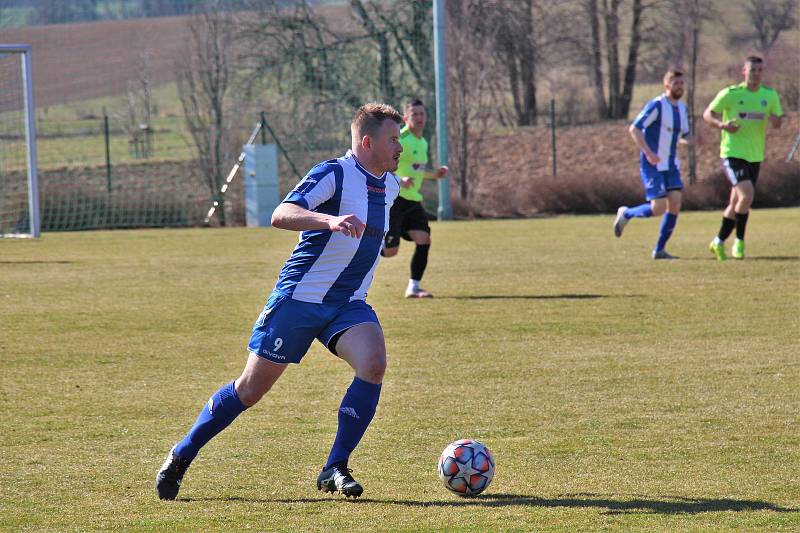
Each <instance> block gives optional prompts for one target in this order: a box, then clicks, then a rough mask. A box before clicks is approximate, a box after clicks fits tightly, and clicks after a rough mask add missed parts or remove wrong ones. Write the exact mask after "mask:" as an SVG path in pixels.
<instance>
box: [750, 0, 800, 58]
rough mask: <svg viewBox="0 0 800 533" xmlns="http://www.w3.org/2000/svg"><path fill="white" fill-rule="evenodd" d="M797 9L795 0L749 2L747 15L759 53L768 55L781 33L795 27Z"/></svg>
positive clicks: (757, 0)
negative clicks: (751, 24)
mask: <svg viewBox="0 0 800 533" xmlns="http://www.w3.org/2000/svg"><path fill="white" fill-rule="evenodd" d="M797 7H798V2H797V0H770V1H769V2H765V1H764V0H750V4H749V5H748V6H747V8H746V9H747V14H748V15H750V20H751V21H752V22H753V28H754V30H755V40H756V47H757V48H758V50H759V51H760V52H761V53H763V54H768V53H769V51H770V50H771V49H772V47H773V45H774V44H775V41H777V40H778V37H780V35H781V33H782V32H784V31H785V30H789V29H792V28H794V27H795V26H797Z"/></svg>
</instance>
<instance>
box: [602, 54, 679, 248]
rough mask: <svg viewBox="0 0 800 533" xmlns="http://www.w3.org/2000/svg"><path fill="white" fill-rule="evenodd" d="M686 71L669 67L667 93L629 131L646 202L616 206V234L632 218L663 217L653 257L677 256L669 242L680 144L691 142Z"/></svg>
mask: <svg viewBox="0 0 800 533" xmlns="http://www.w3.org/2000/svg"><path fill="white" fill-rule="evenodd" d="M683 83H684V82H683V72H681V71H680V70H678V69H670V70H668V71H667V73H666V74H664V93H663V94H661V95H660V96H658V97H656V98H653V99H652V100H650V101H649V102H647V104H646V105H645V106H644V108H643V109H642V111H641V112H640V113H639V114H638V115H637V116H636V119H635V120H634V121H633V124H631V126H630V128H628V130H629V131H630V134H631V137H633V140H634V142H636V145H637V146H638V147H639V150H640V154H639V173H640V175H641V178H642V183H643V184H644V188H645V199H646V200H647V202H646V203H643V204H641V205H638V206H636V207H626V206H622V207H620V208H619V209H617V217H616V219H615V220H614V235H616V236H617V237H621V236H622V230H623V229H624V228H625V225H626V224H627V223H628V222H629V221H630V220H631V219H632V218H649V217H652V216H661V215H662V214H663V215H664V217H663V218H662V219H661V230H660V231H659V234H658V241H656V246H655V248H654V249H653V253H652V256H653V259H676V257H675V256H673V255H670V254H669V253H667V251H666V249H665V247H666V244H667V241H668V240H669V238H670V236H671V235H672V232H673V230H674V229H675V224H676V223H677V221H678V213H679V212H680V210H681V191H682V190H683V182H682V181H681V173H680V164H679V162H678V143H685V142H689V138H690V135H689V118H688V113H687V112H686V106H685V105H684V104H683V102H681V101H680V99H681V97H682V96H683Z"/></svg>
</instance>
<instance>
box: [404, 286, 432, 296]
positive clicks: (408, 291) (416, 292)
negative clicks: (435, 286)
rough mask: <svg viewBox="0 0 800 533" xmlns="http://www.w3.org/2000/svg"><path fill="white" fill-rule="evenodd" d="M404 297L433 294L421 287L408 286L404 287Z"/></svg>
mask: <svg viewBox="0 0 800 533" xmlns="http://www.w3.org/2000/svg"><path fill="white" fill-rule="evenodd" d="M406 298H433V294H431V293H429V292H428V291H426V290H425V289H423V288H421V287H417V288H416V289H412V288H410V287H409V288H408V289H406Z"/></svg>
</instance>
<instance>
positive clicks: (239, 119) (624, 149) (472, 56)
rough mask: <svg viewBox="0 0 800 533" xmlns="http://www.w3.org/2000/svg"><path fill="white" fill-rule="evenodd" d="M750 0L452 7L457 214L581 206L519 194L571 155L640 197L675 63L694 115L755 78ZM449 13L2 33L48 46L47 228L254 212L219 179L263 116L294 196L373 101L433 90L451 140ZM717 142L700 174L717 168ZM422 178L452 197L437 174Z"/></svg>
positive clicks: (780, 42)
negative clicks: (642, 148) (668, 26)
mask: <svg viewBox="0 0 800 533" xmlns="http://www.w3.org/2000/svg"><path fill="white" fill-rule="evenodd" d="M167 3H168V2H167ZM735 3H736V6H738V7H735V6H734V7H730V9H729V10H728V11H727V12H726V13H724V14H721V13H719V12H715V11H713V10H707V11H703V12H696V10H697V4H698V3H697V2H692V1H691V0H667V1H665V2H660V3H643V2H641V1H640V0H623V1H621V2H612V3H611V4H608V5H607V4H606V3H603V2H595V1H592V0H567V1H564V2H542V1H538V0H493V1H489V0H463V1H459V2H455V1H452V0H451V1H449V2H447V12H446V16H447V19H446V20H447V24H446V34H445V35H444V37H446V43H447V57H448V67H447V77H448V80H447V88H448V106H447V107H448V139H449V143H448V144H449V158H448V159H449V160H448V161H447V162H436V163H437V164H439V163H441V164H444V163H447V164H448V165H449V166H450V168H451V173H450V180H451V191H452V194H453V197H454V200H455V207H456V211H457V213H459V214H470V213H471V214H478V215H480V214H501V215H503V214H505V215H514V214H528V213H530V212H535V211H547V210H551V211H569V210H570V206H569V205H570V203H569V202H565V201H564V200H563V199H560V200H559V202H558V206H556V205H553V206H551V207H550V208H548V206H547V205H541V203H540V202H539V203H537V202H533V201H532V200H531V198H532V195H531V194H530V193H529V192H526V193H525V194H517V193H515V190H517V189H515V188H520V187H522V188H525V190H526V191H528V190H530V189H533V190H536V189H537V188H538V189H539V190H542V187H541V186H540V185H538V184H540V183H547V184H548V185H547V189H548V190H550V189H552V183H551V182H552V180H553V169H554V167H557V178H556V179H558V180H559V182H561V183H564V184H565V185H564V187H563V190H572V189H574V188H576V187H577V185H575V184H574V183H573V184H569V183H568V181H569V180H584V181H585V182H586V183H585V186H586V187H594V186H605V187H608V186H609V184H610V183H611V182H612V180H613V179H624V180H629V181H630V183H631V184H632V185H631V187H630V188H631V190H632V191H634V192H635V191H636V188H637V187H638V181H637V179H638V178H637V164H636V151H635V147H634V145H633V143H632V141H631V140H630V139H629V138H628V137H627V132H626V131H625V128H626V126H625V121H626V119H627V117H628V116H632V115H633V114H635V113H636V112H638V110H639V108H640V107H641V105H642V104H643V103H644V102H645V101H646V100H647V99H649V98H652V97H653V96H655V95H657V94H658V93H659V92H660V91H661V90H662V89H661V86H660V83H659V79H660V75H661V73H662V72H663V70H664V69H665V68H666V67H668V66H670V65H673V64H676V63H678V64H683V65H686V66H687V67H689V66H690V65H691V64H692V59H691V58H692V57H693V53H692V52H696V53H695V54H694V56H696V57H697V61H696V63H695V64H694V66H695V67H696V69H697V72H698V73H699V74H698V76H697V80H693V81H696V85H693V86H692V90H693V92H694V94H695V100H696V101H697V104H696V107H697V109H695V113H696V114H698V115H699V114H700V113H701V112H702V108H703V107H704V106H705V105H706V103H707V102H708V101H710V99H711V98H712V97H713V95H714V94H715V92H716V91H717V90H719V89H721V88H722V87H723V86H724V85H726V84H729V83H735V82H737V81H738V75H737V73H736V65H737V64H738V62H739V61H740V59H741V57H743V56H744V55H745V54H744V51H745V50H749V49H750V48H752V46H751V44H752V43H753V42H757V39H756V38H755V37H752V39H751V40H750V41H746V42H745V41H741V40H742V39H746V38H747V36H743V35H741V34H736V35H734V31H733V30H730V29H729V28H728V26H730V25H731V24H730V22H731V21H730V20H729V19H725V18H724V17H723V15H725V16H728V17H730V16H735V17H736V22H737V23H738V26H737V27H739V28H741V27H749V26H747V24H746V23H747V21H748V19H747V12H746V10H745V7H746V5H745V4H746V3H747V0H741V1H740V2H735ZM432 8H433V2H432V1H431V0H402V1H401V0H388V1H383V2H377V1H369V0H352V1H349V2H311V1H306V2H303V1H300V0H295V1H277V0H276V1H270V0H260V1H249V2H233V3H230V2H228V3H220V2H214V1H209V2H197V3H195V5H194V8H193V9H194V14H193V15H191V16H182V17H163V18H149V19H131V20H119V21H102V22H92V23H75V24H69V25H58V26H36V27H26V28H14V29H4V30H3V37H2V40H4V41H18V42H27V43H30V44H32V45H33V50H34V83H35V93H36V97H37V107H38V111H37V124H38V130H39V135H38V147H39V167H40V180H41V189H42V213H43V229H44V230H45V231H47V230H65V229H85V228H100V227H121V226H124V227H131V226H151V225H199V224H202V223H203V218H204V214H205V213H206V212H207V209H208V207H209V206H210V205H211V203H212V202H214V201H219V202H220V203H221V204H223V208H222V209H219V210H218V211H217V213H218V215H215V217H214V219H213V220H212V223H213V224H241V223H243V220H244V215H243V207H242V196H243V195H242V190H241V180H240V179H237V180H235V181H234V183H233V186H232V187H231V188H230V189H229V190H228V192H227V193H226V194H225V195H224V197H222V196H220V195H219V194H218V193H217V191H219V189H220V185H221V184H222V180H224V178H225V176H226V175H227V173H228V171H229V169H230V168H231V166H232V165H233V164H234V163H235V161H236V156H237V155H238V154H239V152H240V150H241V143H242V142H244V140H245V139H246V137H247V135H248V134H249V132H250V131H251V130H252V128H253V125H254V124H255V123H257V122H258V121H259V117H260V113H261V112H264V114H265V117H266V121H267V124H268V125H269V127H270V130H271V133H270V135H268V136H267V141H268V142H275V141H277V142H278V143H279V144H280V145H281V147H282V151H281V157H280V169H279V175H280V180H281V189H282V192H285V191H287V190H288V189H289V188H290V187H291V186H292V185H293V184H294V183H295V182H296V181H297V179H298V178H299V175H300V174H302V173H304V172H305V171H306V170H307V169H308V168H309V167H310V166H312V165H313V164H314V163H316V162H318V161H321V160H324V159H328V158H331V157H335V156H337V155H340V154H341V153H343V152H344V151H345V150H346V148H347V147H348V146H349V144H350V140H349V121H350V118H351V116H352V113H353V111H354V110H355V108H356V107H357V106H358V105H360V104H362V103H364V102H367V101H376V100H377V101H385V102H389V103H391V104H393V105H395V106H396V107H398V108H400V109H401V108H402V106H403V104H404V102H405V101H406V100H408V99H409V98H420V99H422V100H423V101H424V102H425V103H426V104H427V106H428V109H429V113H428V117H429V120H428V124H427V127H426V129H425V136H426V137H428V139H429V140H430V141H431V148H432V150H431V151H432V154H431V155H432V156H433V155H435V154H436V150H435V135H434V133H435V129H436V124H435V123H434V122H435V121H434V118H435V116H436V114H435V99H434V59H433V58H434V54H433V51H434V35H433V16H432ZM737 9H738V11H737ZM692 10H695V11H692ZM730 13H733V15H730ZM693 15H696V17H695V18H696V20H697V21H699V23H700V24H701V26H700V27H699V28H697V30H698V32H699V35H700V36H701V38H700V39H699V41H697V42H695V41H693V40H692V33H691V31H689V30H690V29H691V28H689V29H687V31H684V32H683V33H681V32H677V33H675V32H672V33H669V35H668V36H667V35H664V34H663V33H664V32H663V31H662V30H660V29H659V28H660V27H661V26H657V25H655V22H656V21H663V20H674V21H680V20H688V19H689V18H690V16H693ZM692 20H694V19H692ZM676 24H677V22H676ZM683 26H684V25H678V26H676V27H683ZM751 26H752V24H751ZM693 28H694V26H693ZM726 32H727V33H726ZM740 33H741V32H740ZM797 35H798V30H797V28H796V24H795V25H794V26H790V27H788V28H785V29H784V30H783V34H782V35H780V33H778V35H777V37H776V39H775V41H774V42H773V43H772V44H771V47H770V49H769V50H768V52H769V58H770V60H769V67H770V69H771V70H772V77H771V78H770V81H771V83H773V84H774V85H776V86H777V88H778V89H779V91H780V92H781V94H782V95H784V96H785V99H784V108H785V109H786V110H787V111H796V109H797V105H798V102H797V100H798V98H797V94H798V81H797V80H798V78H799V77H800V72H798V66H797V62H796V57H797V54H798V52H800V50H799V49H798V46H797V44H796V39H795V40H793V37H796V36H797ZM667 37H669V39H670V40H669V41H668V42H669V44H670V46H664V42H666V41H665V39H666V38H667ZM734 37H736V38H738V39H740V41H741V42H740V44H739V45H736V46H734V45H732V44H731V42H733V41H732V39H733V38H734ZM792 58H794V60H793V59H792ZM551 102H552V115H551ZM790 124H792V122H791V121H790ZM553 125H555V127H556V135H555V136H553V135H552V130H551V127H552V126H553ZM789 128H790V129H791V128H793V129H794V131H791V130H790V131H789V132H788V133H786V134H785V135H787V136H788V137H790V140H789V141H786V142H784V141H783V140H782V138H780V139H779V138H777V137H774V136H773V137H770V139H772V140H773V141H774V142H772V143H771V144H770V149H771V150H775V151H776V152H777V157H780V158H785V154H786V153H787V152H788V149H789V146H790V145H791V141H793V140H794V133H796V131H797V128H796V125H793V126H789ZM712 135H713V134H712ZM770 135H773V134H772V133H771V134H770ZM709 137H711V138H709V139H707V143H706V147H705V148H701V152H700V153H699V156H698V175H699V176H700V178H701V179H700V181H701V182H702V181H703V179H704V177H705V176H708V175H711V174H712V173H713V172H714V171H715V170H716V168H717V159H716V155H715V153H714V152H715V150H716V147H715V143H716V139H715V138H713V137H712V136H711V135H709ZM554 139H555V143H556V146H555V147H554V146H553V140H554ZM776 139H779V140H776ZM783 144H786V145H787V146H785V147H784V146H783ZM554 148H555V149H554ZM703 150H704V151H703ZM554 156H555V157H556V158H557V161H556V160H555V159H554ZM432 159H435V157H432ZM587 159H588V160H589V163H588V164H587V162H586V160H587ZM556 163H557V164H556ZM790 174H791V172H790ZM596 184H600V185H596ZM612 188H613V186H612ZM623 189H624V188H623ZM423 193H424V195H425V199H426V200H425V201H426V207H427V208H428V210H429V211H431V212H435V211H436V203H437V194H436V187H435V184H434V183H431V184H426V186H425V188H424V189H423ZM632 194H633V193H632ZM637 194H638V193H637ZM509 195H510V197H511V198H512V199H513V200H514V201H513V202H512V201H509V200H508V198H509ZM576 201H577V200H576ZM612 201H615V199H609V200H608V202H612ZM515 202H516V203H515ZM522 202H528V203H529V205H530V206H534V207H531V208H530V209H528V208H527V207H526V205H522ZM487 206H491V208H487ZM559 206H560V207H559ZM607 207H608V206H606V205H605V204H604V203H600V204H597V205H595V204H592V209H597V210H603V209H607ZM504 209H505V211H504ZM573 210H574V211H577V209H573Z"/></svg>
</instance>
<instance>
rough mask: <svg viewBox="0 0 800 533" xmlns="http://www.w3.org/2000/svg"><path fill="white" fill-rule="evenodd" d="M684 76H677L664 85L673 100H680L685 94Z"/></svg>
mask: <svg viewBox="0 0 800 533" xmlns="http://www.w3.org/2000/svg"><path fill="white" fill-rule="evenodd" d="M683 84H684V82H683V76H675V77H674V78H672V80H671V81H670V82H669V83H666V84H665V85H664V88H665V89H666V90H667V95H668V96H669V97H670V98H672V99H673V100H680V99H681V97H682V96H683Z"/></svg>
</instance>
